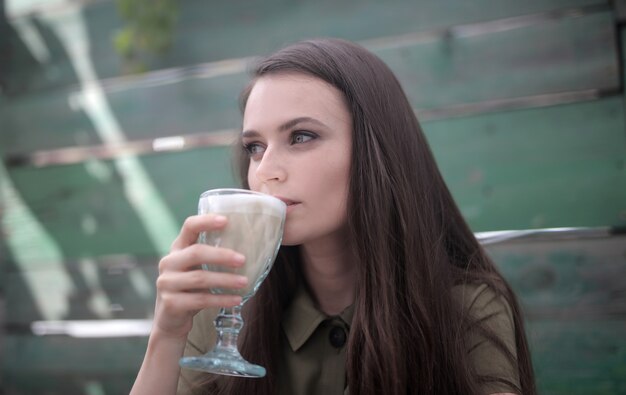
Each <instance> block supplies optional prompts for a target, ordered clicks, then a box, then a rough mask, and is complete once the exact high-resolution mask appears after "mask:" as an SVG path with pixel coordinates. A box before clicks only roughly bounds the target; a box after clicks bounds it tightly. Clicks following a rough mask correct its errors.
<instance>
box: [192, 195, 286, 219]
mask: <svg viewBox="0 0 626 395" xmlns="http://www.w3.org/2000/svg"><path fill="white" fill-rule="evenodd" d="M199 206H200V207H199V209H200V210H199V212H202V213H242V214H255V213H257V214H265V215H273V216H276V217H282V216H283V215H285V211H286V210H287V205H286V204H285V203H284V202H283V201H281V200H279V199H277V198H274V197H272V196H269V195H261V194H244V193H242V194H232V195H208V196H202V198H201V199H200V203H199Z"/></svg>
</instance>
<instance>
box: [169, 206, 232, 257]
mask: <svg viewBox="0 0 626 395" xmlns="http://www.w3.org/2000/svg"><path fill="white" fill-rule="evenodd" d="M226 222H228V219H227V218H226V217H224V216H222V215H215V214H202V215H193V216H191V217H188V218H187V219H186V220H185V222H184V223H183V227H182V228H181V230H180V233H179V234H178V237H177V238H176V240H174V242H173V243H172V247H171V250H172V251H176V250H180V249H183V248H185V247H188V246H190V245H192V244H194V243H195V242H196V241H197V240H198V235H199V234H200V233H201V232H206V231H211V230H218V229H221V228H223V227H224V225H226Z"/></svg>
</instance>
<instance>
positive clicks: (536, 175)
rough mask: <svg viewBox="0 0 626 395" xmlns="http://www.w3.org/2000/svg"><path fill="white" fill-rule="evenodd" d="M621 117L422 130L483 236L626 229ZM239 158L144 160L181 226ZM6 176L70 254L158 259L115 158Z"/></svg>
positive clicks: (456, 124) (218, 151) (511, 116)
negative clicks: (607, 227) (549, 229)
mask: <svg viewBox="0 0 626 395" xmlns="http://www.w3.org/2000/svg"><path fill="white" fill-rule="evenodd" d="M623 113H624V106H623V103H622V99H621V98H619V97H617V98H609V99H604V100H600V101H593V102H585V103H578V104H570V105H563V106H554V107H546V108H538V109H529V110H523V111H512V112H506V113H493V114H486V115H482V116H474V117H466V118H456V119H450V120H442V121H436V122H428V123H425V124H424V129H425V132H426V135H427V137H428V139H429V142H430V144H431V146H432V149H433V151H434V153H435V156H436V159H437V161H438V163H439V166H440V168H441V170H442V173H443V175H444V177H445V179H446V181H447V182H448V185H449V187H450V189H451V191H452V193H453V195H454V196H455V199H456V200H457V202H458V204H459V206H460V207H461V210H462V212H463V214H464V215H465V216H466V218H467V220H468V221H469V223H470V225H471V226H472V228H473V229H474V231H485V230H497V229H525V228H536V227H563V226H605V225H624V224H625V223H626V214H625V212H626V207H625V206H626V169H625V166H626V153H625V151H626V148H625V147H626V143H625V136H624V133H623V131H624V129H625V128H626V127H625V126H624V114H623ZM230 161H231V160H230V148H226V147H223V148H208V149H197V150H190V151H184V152H173V153H163V154H158V155H156V154H155V155H147V156H144V157H141V163H142V164H143V168H144V169H145V171H146V172H147V174H148V176H149V178H150V180H152V182H153V183H154V185H155V188H156V190H157V191H158V193H159V196H160V197H161V199H162V200H163V201H164V203H165V205H166V206H167V207H168V208H169V210H170V211H171V212H172V214H173V215H174V217H175V218H176V220H177V221H179V223H182V221H183V220H184V218H185V217H186V216H188V215H191V214H193V213H194V212H195V210H196V206H197V197H198V196H199V194H200V193H201V192H202V191H204V190H206V189H210V188H215V187H223V186H236V185H237V183H236V182H235V177H233V172H232V170H231V169H230ZM9 174H10V176H11V178H12V181H13V183H14V185H15V186H16V188H17V190H18V192H19V193H20V195H21V196H22V198H23V199H24V201H25V204H26V205H27V206H28V207H29V208H30V209H31V211H32V212H33V214H34V215H35V217H36V218H37V220H38V221H39V222H40V223H41V224H42V225H43V226H44V227H45V229H46V230H47V231H48V233H49V234H50V235H51V236H52V237H53V239H54V241H55V242H56V243H57V244H58V245H59V247H60V249H61V251H62V253H63V256H64V257H65V258H66V259H68V260H72V259H74V258H79V257H84V256H87V257H94V256H96V257H97V256H101V255H110V254H137V255H146V254H147V255H154V254H155V251H156V246H154V245H153V244H152V242H151V241H150V239H149V238H148V236H147V234H146V230H145V229H144V228H143V225H142V224H141V222H140V221H139V218H138V217H137V215H136V213H135V211H134V209H133V207H132V206H131V205H130V203H129V201H128V199H127V197H126V194H125V191H124V188H125V185H126V184H125V182H124V180H123V179H122V178H121V176H120V174H119V172H118V171H117V170H116V168H115V167H114V165H113V164H112V162H110V161H106V162H97V163H95V164H94V163H87V164H85V165H84V164H78V165H72V166H52V167H47V168H41V169H38V168H30V167H18V168H13V169H11V170H10V172H9ZM17 226H19V224H15V225H14V226H13V225H12V226H11V227H17ZM29 243H30V244H29V245H24V246H22V247H21V248H27V249H32V250H33V251H34V252H36V251H37V249H36V246H37V243H38V241H37V240H34V239H32V240H31V241H30V242H29ZM160 247H164V246H160ZM165 247H166V246H165ZM50 258H51V257H48V256H40V257H38V258H37V260H38V261H40V262H45V261H46V259H50ZM32 264H33V265H35V264H36V263H35V262H33V263H32Z"/></svg>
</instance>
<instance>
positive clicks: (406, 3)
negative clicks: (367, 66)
mask: <svg viewBox="0 0 626 395" xmlns="http://www.w3.org/2000/svg"><path fill="white" fill-rule="evenodd" d="M607 4H608V2H607V1H606V0H531V1H524V2H519V1H514V0H506V1H504V0H475V1H472V2H458V1H455V0H421V1H419V2H415V1H410V0H393V1H386V2H385V3H384V4H382V3H380V2H377V1H375V0H366V1H363V0H350V1H344V2H342V3H340V4H337V3H336V2H333V1H329V0H325V1H316V2H300V3H297V4H295V3H290V2H286V1H284V0H272V1H264V2H263V3H259V2H254V1H245V2H237V3H230V2H226V3H224V2H222V3H219V4H217V2H216V1H201V0H195V1H190V0H188V1H185V2H180V17H179V24H178V25H177V27H176V30H175V33H174V36H173V40H174V42H173V46H172V48H171V49H170V51H169V52H168V53H166V54H164V55H163V56H161V57H153V58H152V59H149V62H148V65H149V66H150V67H151V68H153V69H160V68H166V67H179V66H182V65H188V64H195V63H202V62H208V61H214V60H219V59H226V58H238V57H244V56H249V55H253V54H263V53H267V52H270V51H273V50H274V49H276V48H278V47H280V46H282V45H284V44H285V43H286V42H290V41H293V40H297V39H302V38H307V37H315V36H337V37H342V38H346V39H351V40H364V39H371V38H377V37H381V36H393V35H399V34H405V33H409V32H415V31H426V30H431V29H440V28H445V27H448V26H453V25H459V24H468V23H477V22H483V21H489V20H493V19H499V18H506V17H512V16H518V15H525V14H533V13H540V12H546V11H552V10H555V9H561V8H572V7H584V6H590V5H591V6H593V5H600V6H602V5H607ZM57 11H58V10H55V12H57ZM81 16H82V18H83V21H84V23H85V25H86V27H87V30H88V37H87V38H86V42H87V45H88V46H89V50H90V52H91V53H92V54H93V58H94V59H97V62H95V64H96V71H97V73H98V75H99V76H100V77H102V78H108V77H112V76H117V75H119V74H120V69H121V64H120V57H119V56H118V54H117V53H116V52H115V50H114V48H113V45H112V37H113V36H114V34H115V32H116V31H117V30H118V29H119V28H120V27H121V20H120V17H119V16H118V15H117V12H116V9H115V3H114V2H94V3H92V4H88V5H87V6H86V7H83V9H82V12H81ZM31 20H33V22H34V25H33V26H34V28H35V29H36V30H37V31H38V32H39V34H40V35H41V36H42V40H43V42H44V44H45V46H46V47H47V48H48V52H49V53H50V59H49V60H48V61H47V64H46V65H41V64H40V63H39V62H37V61H36V60H35V59H34V57H33V56H32V55H31V54H30V53H29V51H28V49H27V48H26V46H25V45H24V44H23V42H22V41H21V40H20V38H19V36H18V34H17V32H16V31H15V30H14V29H12V30H10V31H9V32H8V33H7V36H8V38H7V39H8V40H9V45H10V47H11V48H12V50H13V56H12V58H11V63H10V64H9V65H10V66H11V68H10V73H11V78H7V93H9V94H17V93H23V92H26V91H31V90H36V89H42V88H46V87H48V88H49V87H51V86H63V85H67V84H71V83H74V82H76V81H77V79H76V76H75V73H74V72H73V68H72V66H71V63H70V62H69V60H68V58H67V54H66V51H65V49H64V48H63V45H62V43H61V42H60V41H59V38H58V37H56V36H55V35H54V33H53V31H52V29H51V27H50V25H49V22H48V21H47V20H46V19H44V18H41V17H40V16H39V15H38V16H35V17H34V18H32V19H31ZM9 27H10V26H9ZM216 37H217V38H219V39H216ZM76 39H77V40H80V39H81V38H80V37H77V38H76Z"/></svg>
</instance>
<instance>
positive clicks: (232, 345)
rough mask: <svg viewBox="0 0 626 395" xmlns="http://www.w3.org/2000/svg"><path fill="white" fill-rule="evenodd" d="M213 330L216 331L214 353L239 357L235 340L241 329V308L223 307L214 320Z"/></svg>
mask: <svg viewBox="0 0 626 395" xmlns="http://www.w3.org/2000/svg"><path fill="white" fill-rule="evenodd" d="M214 323H215V329H217V343H216V345H215V351H217V352H220V353H226V354H230V355H232V356H240V355H239V351H238V350H237V338H238V336H239V331H240V330H241V328H242V327H243V319H241V306H235V307H223V308H222V309H220V313H219V314H218V315H217V317H216V318H215V322H214Z"/></svg>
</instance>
